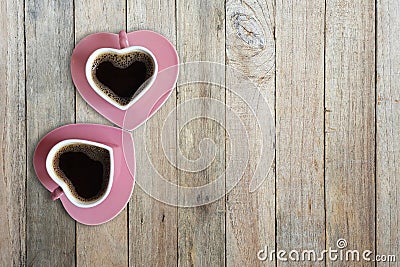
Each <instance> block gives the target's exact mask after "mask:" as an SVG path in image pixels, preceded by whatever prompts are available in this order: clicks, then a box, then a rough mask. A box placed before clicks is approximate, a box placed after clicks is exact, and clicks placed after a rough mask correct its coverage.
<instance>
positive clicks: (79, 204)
mask: <svg viewBox="0 0 400 267" xmlns="http://www.w3.org/2000/svg"><path fill="white" fill-rule="evenodd" d="M76 143H79V144H88V145H93V146H97V147H101V148H104V149H107V151H108V152H109V154H110V174H109V179H108V184H107V188H106V191H105V192H104V194H103V195H102V196H101V197H100V198H98V199H96V200H93V201H88V202H84V201H81V200H79V199H77V198H75V197H74V196H73V194H72V192H71V190H70V187H69V186H68V184H67V183H65V182H64V181H63V180H62V179H60V178H59V177H58V176H57V175H56V174H55V172H54V168H53V159H54V156H55V155H56V154H57V152H58V150H60V149H61V148H62V147H64V146H66V145H69V144H76ZM46 170H47V173H48V175H49V176H50V178H51V179H52V180H53V181H54V182H55V183H56V184H57V185H58V186H59V187H61V189H62V190H63V192H64V194H65V196H66V197H67V198H68V200H69V201H70V202H71V203H72V204H74V205H75V206H77V207H80V208H92V207H94V206H97V205H99V204H100V203H102V202H103V201H104V200H105V199H106V198H107V196H108V195H109V193H110V191H111V187H112V184H113V180H114V152H113V149H112V148H111V147H110V146H108V145H105V144H102V143H98V142H93V141H88V140H83V139H65V140H63V141H60V142H58V143H57V144H55V145H54V146H53V147H52V148H51V149H50V151H49V152H48V154H47V156H46Z"/></svg>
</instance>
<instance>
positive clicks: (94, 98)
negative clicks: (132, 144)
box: [71, 30, 178, 130]
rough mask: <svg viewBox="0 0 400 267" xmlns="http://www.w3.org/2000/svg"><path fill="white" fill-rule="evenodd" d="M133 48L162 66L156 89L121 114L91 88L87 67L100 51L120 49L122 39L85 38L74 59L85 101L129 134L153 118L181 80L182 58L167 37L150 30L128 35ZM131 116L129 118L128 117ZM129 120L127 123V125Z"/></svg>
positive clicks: (75, 74)
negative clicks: (142, 51) (86, 71)
mask: <svg viewBox="0 0 400 267" xmlns="http://www.w3.org/2000/svg"><path fill="white" fill-rule="evenodd" d="M127 37H128V43H129V46H142V47H145V48H147V49H148V50H150V51H151V52H152V53H153V54H154V56H155V57H156V60H157V63H158V74H157V77H156V79H155V81H154V83H153V85H152V86H151V87H150V88H149V89H148V91H147V92H146V93H145V94H144V95H143V96H142V97H141V98H140V99H138V100H137V101H136V102H135V103H134V104H133V105H132V106H131V107H130V108H129V109H127V110H121V109H119V108H117V107H115V106H113V105H112V104H110V103H108V102H107V101H106V100H105V99H104V98H102V97H101V96H100V95H98V94H97V93H96V92H95V91H94V89H93V88H92V87H91V86H90V85H89V83H88V81H87V79H86V75H85V66H86V61H87V60H88V58H89V56H90V55H91V54H92V53H93V52H94V51H95V50H97V49H99V48H115V49H120V48H121V46H120V38H119V35H118V34H114V33H95V34H91V35H88V36H87V37H85V38H83V39H82V40H81V41H80V42H79V43H78V44H77V45H76V47H75V49H74V52H73V53H72V58H71V74H72V80H73V82H74V84H75V86H76V88H77V90H78V92H79V93H80V94H81V96H82V97H83V99H85V101H86V102H87V103H88V104H89V105H90V106H92V107H93V108H94V109H95V110H96V111H97V112H98V113H100V114H101V115H103V116H104V117H105V118H106V119H108V120H109V121H111V122H112V123H114V124H116V125H118V126H119V127H123V128H124V129H126V130H133V129H135V128H137V127H138V126H139V125H141V124H142V123H144V122H145V121H146V120H147V119H148V118H150V117H151V116H152V115H153V114H154V113H155V112H156V111H157V110H158V109H159V108H160V107H161V106H162V104H163V103H164V102H165V101H166V100H167V98H168V97H169V96H170V94H171V93H172V89H173V88H174V86H175V83H176V80H177V78H178V54H177V52H176V50H175V47H174V46H173V45H172V44H171V42H169V41H168V39H166V38H165V37H164V36H162V35H160V34H158V33H156V32H153V31H148V30H142V31H134V32H130V33H128V34H127ZM128 113H129V116H127V117H126V118H125V115H126V114H128ZM124 120H125V121H124Z"/></svg>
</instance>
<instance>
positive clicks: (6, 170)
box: [0, 1, 26, 266]
mask: <svg viewBox="0 0 400 267" xmlns="http://www.w3.org/2000/svg"><path fill="white" fill-rule="evenodd" d="M0 14H2V16H1V18H0V25H1V31H0V53H1V54H2V55H3V62H2V64H1V65H0V88H1V91H2V96H1V97H0V124H1V126H2V127H0V155H1V156H0V165H1V166H2V167H1V168H0V177H1V178H0V188H1V189H0V225H1V227H0V237H1V241H0V265H1V266H23V265H26V244H25V238H26V235H25V234H26V221H25V217H26V198H25V196H26V194H25V193H26V139H25V134H26V123H25V64H24V61H25V46H24V9H23V4H22V3H18V2H14V1H2V2H1V3H0Z"/></svg>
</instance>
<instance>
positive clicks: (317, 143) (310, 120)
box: [276, 0, 325, 266]
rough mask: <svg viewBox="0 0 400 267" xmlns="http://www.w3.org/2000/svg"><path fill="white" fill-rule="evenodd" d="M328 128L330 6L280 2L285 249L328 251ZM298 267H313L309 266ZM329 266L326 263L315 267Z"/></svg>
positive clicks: (279, 199) (280, 205) (280, 222)
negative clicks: (326, 44)
mask: <svg viewBox="0 0 400 267" xmlns="http://www.w3.org/2000/svg"><path fill="white" fill-rule="evenodd" d="M323 129H324V2H323V1H312V0H309V1H279V2H277V3H276V131H277V132H276V139H277V144H276V220H277V237H276V239H277V247H278V248H279V249H284V250H287V251H290V250H292V249H296V250H304V249H305V250H306V249H321V250H322V249H323V248H324V247H325V216H324V212H325V211H324V132H323ZM286 257H288V255H286ZM277 264H278V266H280V265H284V264H285V262H283V261H278V262H277ZM296 265H297V264H296ZM298 265H299V266H308V265H309V262H299V263H298ZM323 265H324V262H315V263H313V264H312V266H323Z"/></svg>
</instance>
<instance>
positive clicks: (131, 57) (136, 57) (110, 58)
mask: <svg viewBox="0 0 400 267" xmlns="http://www.w3.org/2000/svg"><path fill="white" fill-rule="evenodd" d="M137 61H139V62H143V63H144V64H145V66H146V70H147V71H146V78H145V82H144V83H143V84H142V85H141V86H140V87H139V88H138V89H137V90H136V91H135V93H134V94H133V95H132V97H121V96H118V95H117V94H115V93H114V92H113V91H112V90H110V88H108V87H107V86H105V85H104V84H102V83H101V82H100V81H99V80H98V79H97V77H96V69H97V67H98V66H99V65H100V64H101V63H103V62H111V64H113V66H114V67H117V68H120V69H125V68H127V67H129V66H130V65H131V64H132V63H133V62H137ZM154 70H155V62H154V61H153V58H152V57H151V56H150V55H149V54H147V53H145V52H138V51H134V52H131V53H127V54H123V55H118V54H115V53H111V52H106V53H103V54H100V55H99V56H98V57H97V58H96V59H95V60H94V62H93V65H92V79H93V81H94V82H95V84H96V86H97V87H98V88H99V89H100V90H101V91H102V92H103V93H104V94H106V95H107V96H108V97H109V98H111V99H112V100H114V101H115V102H117V103H118V104H120V105H122V106H126V105H128V104H129V103H130V102H131V101H132V100H133V99H134V98H135V97H136V96H137V95H139V94H140V93H141V92H142V91H143V90H144V88H145V87H146V86H147V85H148V84H149V82H150V80H149V79H150V78H151V76H153V74H154Z"/></svg>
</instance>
